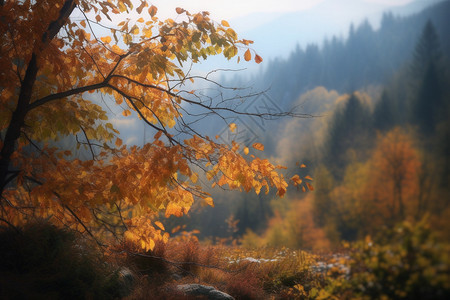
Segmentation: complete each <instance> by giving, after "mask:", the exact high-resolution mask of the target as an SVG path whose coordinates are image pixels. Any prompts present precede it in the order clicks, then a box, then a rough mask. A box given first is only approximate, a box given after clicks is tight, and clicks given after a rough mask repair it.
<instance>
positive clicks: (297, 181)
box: [291, 175, 302, 185]
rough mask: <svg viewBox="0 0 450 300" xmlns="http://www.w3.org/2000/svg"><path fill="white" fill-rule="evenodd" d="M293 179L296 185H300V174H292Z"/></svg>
mask: <svg viewBox="0 0 450 300" xmlns="http://www.w3.org/2000/svg"><path fill="white" fill-rule="evenodd" d="M291 180H292V181H293V182H294V185H299V184H301V183H302V180H301V179H300V176H298V175H294V176H292V178H291Z"/></svg>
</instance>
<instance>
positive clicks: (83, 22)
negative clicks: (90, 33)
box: [80, 20, 86, 28]
mask: <svg viewBox="0 0 450 300" xmlns="http://www.w3.org/2000/svg"><path fill="white" fill-rule="evenodd" d="M80 24H81V26H83V27H84V28H86V21H85V20H83V21H81V22H80Z"/></svg>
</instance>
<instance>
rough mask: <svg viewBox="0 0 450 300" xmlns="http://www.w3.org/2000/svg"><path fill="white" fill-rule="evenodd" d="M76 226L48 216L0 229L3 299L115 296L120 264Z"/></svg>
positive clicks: (0, 274) (0, 279) (0, 287)
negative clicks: (107, 259)
mask: <svg viewBox="0 0 450 300" xmlns="http://www.w3.org/2000/svg"><path fill="white" fill-rule="evenodd" d="M92 249H95V247H94V246H93V245H91V244H89V243H88V242H87V241H85V240H81V239H79V238H77V236H76V234H75V233H74V232H71V231H69V230H66V229H61V228H57V227H55V226H53V225H50V224H49V223H46V222H35V223H30V224H27V225H25V226H23V227H20V228H11V227H8V228H2V229H0V298H1V299H30V298H33V299H36V298H39V299H55V298H56V299H79V298H95V299H114V298H118V297H121V296H124V295H122V294H120V292H121V291H122V290H123V289H120V285H121V279H120V274H119V271H118V270H117V268H113V266H112V265H111V264H107V263H106V262H105V260H104V257H103V256H102V255H101V254H100V253H99V252H97V251H95V250H92Z"/></svg>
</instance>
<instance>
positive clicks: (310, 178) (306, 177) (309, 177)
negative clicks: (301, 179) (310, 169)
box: [305, 175, 313, 180]
mask: <svg viewBox="0 0 450 300" xmlns="http://www.w3.org/2000/svg"><path fill="white" fill-rule="evenodd" d="M305 179H308V180H313V179H312V177H311V176H309V175H306V176H305Z"/></svg>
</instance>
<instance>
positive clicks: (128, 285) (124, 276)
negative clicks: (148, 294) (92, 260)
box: [117, 268, 135, 298]
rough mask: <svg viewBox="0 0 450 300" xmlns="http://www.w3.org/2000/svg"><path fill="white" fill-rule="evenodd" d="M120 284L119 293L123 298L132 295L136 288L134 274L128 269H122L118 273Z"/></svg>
mask: <svg viewBox="0 0 450 300" xmlns="http://www.w3.org/2000/svg"><path fill="white" fill-rule="evenodd" d="M117 275H118V283H119V286H118V287H117V292H118V293H119V296H120V297H121V298H123V297H126V296H128V295H130V294H131V292H132V291H133V288H134V283H135V278H134V275H133V273H132V272H131V270H130V269H128V268H122V269H120V270H119V272H118V274H117Z"/></svg>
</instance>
